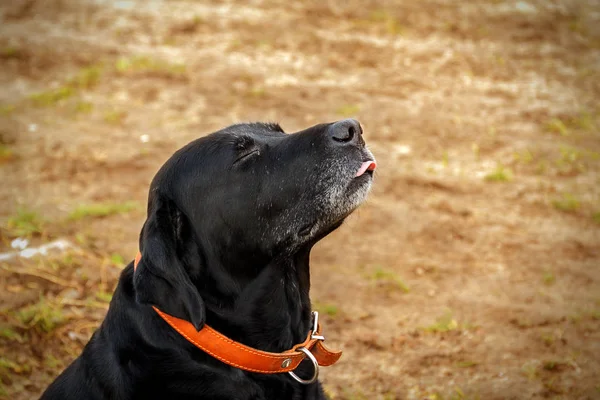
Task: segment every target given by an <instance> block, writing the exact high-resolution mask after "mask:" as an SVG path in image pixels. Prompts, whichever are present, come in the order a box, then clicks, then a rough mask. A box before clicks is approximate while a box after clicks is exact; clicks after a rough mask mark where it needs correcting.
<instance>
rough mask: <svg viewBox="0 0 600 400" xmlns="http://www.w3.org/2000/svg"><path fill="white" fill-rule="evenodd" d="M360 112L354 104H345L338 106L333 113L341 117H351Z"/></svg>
mask: <svg viewBox="0 0 600 400" xmlns="http://www.w3.org/2000/svg"><path fill="white" fill-rule="evenodd" d="M359 111H360V107H359V106H357V105H356V104H345V105H343V106H340V107H339V108H338V109H337V110H336V111H335V112H336V113H337V114H338V115H341V116H342V117H352V116H354V115H356V114H357V113H358V112H359Z"/></svg>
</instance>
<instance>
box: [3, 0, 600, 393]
mask: <svg viewBox="0 0 600 400" xmlns="http://www.w3.org/2000/svg"><path fill="white" fill-rule="evenodd" d="M0 15H1V23H0V84H1V86H2V88H3V90H2V91H0V140H1V144H0V146H1V147H0V176H1V177H2V178H1V180H2V184H1V185H0V204H1V210H0V223H1V225H2V231H1V237H0V238H1V239H2V244H1V246H2V247H1V248H0V252H3V253H5V252H9V251H13V249H11V243H12V241H13V240H14V239H15V238H18V237H28V238H29V247H35V246H37V245H41V244H44V243H48V242H51V241H52V240H56V239H66V240H68V241H70V242H71V243H72V244H73V245H74V246H76V248H74V249H72V250H70V251H68V252H67V253H52V254H50V255H49V256H44V257H37V258H32V259H25V258H13V259H10V260H5V261H2V262H0V266H1V268H0V302H1V303H0V304H1V309H0V311H1V314H0V397H3V396H4V398H7V399H8V398H10V399H17V400H21V399H30V398H34V397H35V396H37V395H39V393H40V392H41V391H42V390H43V389H44V387H45V386H46V385H47V384H48V383H49V382H50V380H51V379H52V378H53V377H54V376H55V375H56V374H57V373H58V372H59V370H61V369H62V368H63V367H64V366H65V365H66V364H67V363H68V362H70V360H72V359H73V358H74V357H75V356H76V355H77V354H78V352H79V351H80V349H81V347H82V346H83V344H84V343H85V342H86V341H87V339H88V338H89V336H90V335H91V333H92V332H93V330H94V329H95V327H96V326H97V325H98V324H99V322H100V321H101V320H102V317H103V315H104V313H105V312H106V309H107V304H108V303H107V302H108V301H109V299H110V294H109V293H110V292H111V291H112V289H113V287H114V285H115V282H116V279H117V277H118V274H119V271H120V269H121V268H122V266H123V264H124V263H126V262H128V261H129V260H130V259H131V258H132V257H133V256H134V254H135V252H136V250H137V248H136V247H137V235H138V233H139V230H140V228H141V224H142V223H143V220H144V207H145V201H146V194H147V187H148V184H149V181H150V179H151V177H152V176H153V174H154V173H155V171H156V170H157V169H158V168H159V167H160V165H161V164H162V163H163V162H164V160H165V159H166V158H167V157H168V156H169V155H170V154H171V153H172V152H173V151H174V150H176V149H177V148H179V147H181V146H182V145H184V144H185V143H187V142H188V141H190V140H192V139H194V138H196V137H199V136H202V135H204V134H207V133H209V132H211V131H213V130H216V129H218V128H220V127H223V126H226V125H229V124H231V123H234V122H238V121H248V120H262V121H278V122H280V123H281V125H282V126H283V127H284V129H286V130H287V131H290V132H292V131H295V130H300V129H302V128H304V127H307V126H310V125H313V124H315V123H319V122H325V121H333V120H337V119H341V118H344V117H347V116H355V117H356V118H358V119H359V120H360V121H361V123H362V124H363V126H364V128H365V131H366V134H365V135H366V139H367V142H368V143H369V145H370V148H371V149H372V151H373V152H374V154H375V155H376V157H377V159H378V164H379V168H378V171H377V175H376V183H375V186H374V190H373V193H372V196H371V198H370V200H369V201H368V203H367V204H366V205H365V206H363V207H362V208H361V209H360V210H359V211H358V212H357V213H356V214H355V215H353V216H352V217H351V218H350V219H349V220H348V222H347V223H346V224H345V226H344V227H342V228H341V229H340V230H339V231H337V232H336V233H334V234H333V235H332V236H331V237H329V238H327V239H326V240H324V241H323V242H322V243H320V244H319V245H318V247H317V248H316V249H315V251H314V253H313V257H312V277H313V289H312V298H313V301H314V304H315V307H316V308H317V309H319V310H321V312H322V314H324V319H325V327H326V328H325V329H326V332H325V334H326V336H327V338H328V342H329V343H330V345H331V346H333V347H338V348H341V349H343V350H344V357H343V359H342V360H341V361H340V362H339V364H337V365H336V366H334V367H331V368H328V369H327V370H325V371H323V372H322V375H323V382H324V384H325V386H326V388H327V391H328V393H329V394H330V396H331V397H332V398H334V399H477V398H479V399H542V398H557V399H599V398H600V356H599V355H600V174H599V171H600V3H599V2H598V1H577V0H572V1H549V0H536V1H534V0H528V1H496V0H481V1H468V2H467V1H449V0H446V1H444V0H423V1H408V0H405V1H374V0H373V1H352V0H349V1H347V2H338V1H329V0H318V1H316V0H315V1H312V0H307V1H302V2H288V1H281V0H255V1H250V2H239V3H234V2H231V1H217V2H214V3H212V4H211V3H209V2H203V1H157V0H153V1H126V0H123V1H96V2H93V1H83V0H80V1H76V0H45V1H41V0H40V1H35V0H24V1H16V2H3V3H2V5H0ZM74 210H77V212H76V213H74Z"/></svg>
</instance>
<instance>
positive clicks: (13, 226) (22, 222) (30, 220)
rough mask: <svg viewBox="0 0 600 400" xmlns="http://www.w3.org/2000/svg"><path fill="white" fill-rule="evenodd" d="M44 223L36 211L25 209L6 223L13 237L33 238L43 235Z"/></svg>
mask: <svg viewBox="0 0 600 400" xmlns="http://www.w3.org/2000/svg"><path fill="white" fill-rule="evenodd" d="M43 225H44V221H43V219H42V217H40V215H39V214H38V213H36V212H35V211H30V210H27V209H24V208H21V209H19V210H17V213H16V214H15V215H13V216H12V217H10V218H9V219H8V221H7V223H6V230H7V232H8V235H9V236H11V237H17V236H33V235H39V234H41V233H42V229H43Z"/></svg>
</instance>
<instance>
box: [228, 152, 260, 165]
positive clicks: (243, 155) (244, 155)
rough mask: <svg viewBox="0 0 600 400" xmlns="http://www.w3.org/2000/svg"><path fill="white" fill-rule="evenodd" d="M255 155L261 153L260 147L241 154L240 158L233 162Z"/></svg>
mask: <svg viewBox="0 0 600 400" xmlns="http://www.w3.org/2000/svg"><path fill="white" fill-rule="evenodd" d="M253 155H260V152H259V151H258V149H254V150H250V151H248V152H246V153H244V154H242V155H240V156H239V157H238V158H236V160H235V161H234V162H233V163H234V164H237V163H238V162H240V161H243V160H245V159H247V158H248V157H250V156H253Z"/></svg>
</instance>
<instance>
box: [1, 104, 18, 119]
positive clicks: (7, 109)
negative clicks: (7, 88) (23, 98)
mask: <svg viewBox="0 0 600 400" xmlns="http://www.w3.org/2000/svg"><path fill="white" fill-rule="evenodd" d="M16 109H17V106H15V105H14V104H3V105H1V106H0V115H3V116H8V115H10V114H12V113H13V112H14V111H15V110H16Z"/></svg>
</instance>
